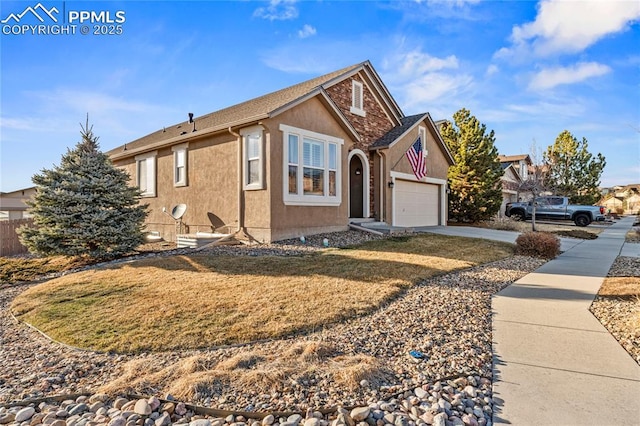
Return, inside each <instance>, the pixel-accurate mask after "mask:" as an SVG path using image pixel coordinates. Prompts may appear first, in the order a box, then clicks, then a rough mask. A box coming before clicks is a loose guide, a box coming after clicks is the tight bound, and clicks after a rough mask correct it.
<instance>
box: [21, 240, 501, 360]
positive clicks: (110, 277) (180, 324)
mask: <svg viewBox="0 0 640 426" xmlns="http://www.w3.org/2000/svg"><path fill="white" fill-rule="evenodd" d="M512 253H513V246H512V245H510V244H505V243H499V242H494V241H484V240H480V239H468V238H456V237H448V236H436V235H418V236H414V237H411V238H409V239H407V240H406V241H398V240H397V239H396V240H393V239H387V240H379V241H371V242H368V243H365V244H362V245H360V246H357V247H353V248H350V249H327V250H324V251H322V252H319V253H312V254H308V255H304V256H286V257H285V256H283V257H276V256H263V257H252V256H205V255H197V254H194V255H189V256H174V257H163V258H153V259H145V260H139V261H135V262H131V263H128V264H120V265H112V266H110V267H105V268H101V269H95V270H91V271H84V272H79V273H76V274H71V275H68V276H64V277H60V278H57V279H54V280H52V281H49V282H47V283H43V284H41V285H38V286H35V287H33V288H31V289H28V290H27V291H25V292H24V293H22V294H21V295H20V296H18V297H17V298H16V299H15V300H14V302H13V304H12V307H11V309H12V311H13V312H14V313H15V314H16V315H17V316H18V317H19V318H20V319H21V320H23V321H26V322H28V323H30V324H32V325H34V326H36V327H38V328H39V329H40V330H42V331H43V332H45V333H47V334H48V335H50V336H51V337H52V338H54V339H56V340H59V341H61V342H64V343H67V344H70V345H73V346H78V347H81V348H88V349H94V350H100V351H115V352H140V351H150V350H151V351H162V350H179V349H196V348H204V347H212V346H218V345H224V344H234V343H244V342H250V341H255V340H259V339H269V338H275V337H282V336H285V335H288V334H293V333H299V332H305V331H310V330H314V329H318V328H321V327H323V326H325V325H327V324H331V323H335V322H338V321H342V320H344V319H347V318H351V317H355V316H358V315H362V314H365V313H368V312H371V311H372V310H374V309H376V308H377V307H379V306H381V305H382V304H384V303H386V302H388V301H390V300H392V299H393V298H395V297H397V296H398V295H399V294H400V293H402V292H403V291H404V290H405V289H407V288H408V287H410V286H412V285H414V284H415V283H417V282H419V281H420V280H422V279H425V278H428V277H431V276H434V275H437V274H443V273H448V272H450V271H453V270H458V269H464V268H468V267H471V266H474V265H478V264H481V263H486V262H489V261H493V260H497V259H501V258H504V257H507V256H510V255H511V254H512Z"/></svg>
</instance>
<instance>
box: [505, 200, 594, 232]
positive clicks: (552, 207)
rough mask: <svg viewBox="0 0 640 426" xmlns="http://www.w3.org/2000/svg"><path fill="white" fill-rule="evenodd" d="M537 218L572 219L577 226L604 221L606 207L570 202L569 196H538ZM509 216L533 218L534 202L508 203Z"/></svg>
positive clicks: (506, 211) (507, 211)
mask: <svg viewBox="0 0 640 426" xmlns="http://www.w3.org/2000/svg"><path fill="white" fill-rule="evenodd" d="M536 203H537V204H536V219H547V220H572V221H573V223H575V224H576V226H587V225H589V224H590V223H591V222H599V221H604V207H602V206H577V205H573V204H569V199H568V198H567V197H557V196H551V197H538V198H536ZM505 215H506V216H507V217H513V218H515V219H521V220H525V219H531V216H532V215H533V202H532V201H529V202H528V203H507V207H506V209H505Z"/></svg>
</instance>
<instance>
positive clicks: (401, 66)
mask: <svg viewBox="0 0 640 426" xmlns="http://www.w3.org/2000/svg"><path fill="white" fill-rule="evenodd" d="M40 3H41V4H42V6H43V9H46V10H49V11H51V10H52V8H54V7H55V8H56V9H57V10H58V12H59V13H57V14H54V13H53V12H51V13H52V14H53V16H54V17H57V18H58V24H60V25H62V24H65V25H71V21H70V18H71V15H70V12H80V11H85V12H91V11H93V12H95V14H96V15H97V14H98V13H100V12H104V13H102V15H101V17H102V19H103V22H106V21H109V20H110V21H114V20H116V18H117V17H118V16H120V17H121V18H124V22H121V23H120V24H116V23H114V24H112V25H120V29H119V30H117V31H120V30H121V31H122V34H119V35H118V34H111V35H108V34H107V35H95V34H92V32H93V31H94V29H96V27H95V25H98V28H97V29H100V28H102V27H100V25H101V23H99V22H98V23H95V22H94V23H91V22H89V21H87V22H84V23H83V24H88V26H89V30H90V33H89V34H86V35H83V34H81V33H80V31H81V26H82V24H81V23H79V22H78V20H77V18H76V20H75V21H73V24H75V25H76V34H57V35H56V34H53V35H43V34H36V35H33V34H31V33H30V32H28V31H27V32H26V33H22V32H21V31H22V30H21V28H20V27H17V28H16V27H15V25H17V24H16V20H15V19H9V20H8V21H7V24H0V27H3V28H2V34H1V35H0V50H1V53H0V55H1V63H0V72H1V77H0V90H1V95H0V99H1V110H0V132H1V133H0V166H1V172H0V179H1V181H0V190H2V191H11V190H15V189H19V188H23V187H28V186H31V176H32V175H33V174H34V173H37V172H38V171H40V170H41V169H42V168H50V167H51V166H52V165H53V164H58V163H59V161H60V156H61V155H62V154H63V153H65V152H66V150H67V148H69V147H72V146H73V145H75V143H76V142H78V140H79V139H80V137H79V130H80V126H79V123H80V122H82V123H84V121H85V116H86V114H87V113H89V116H90V121H91V123H92V124H93V126H94V132H95V133H96V134H97V135H98V136H100V144H101V148H102V149H103V150H104V151H107V150H109V149H111V148H114V147H116V146H118V145H121V144H123V143H125V142H127V141H130V140H133V139H136V138H138V137H141V136H144V135H145V134H147V133H150V132H152V131H155V130H157V129H160V128H162V127H163V126H167V125H171V124H174V123H177V122H181V121H184V120H185V119H186V118H187V113H188V112H193V113H195V115H196V116H199V115H203V114H206V113H209V112H212V111H215V110H217V109H220V108H224V107H226V106H230V105H233V104H235V103H238V102H242V101H245V100H247V99H251V98H254V97H257V96H259V95H262V94H265V93H268V92H271V91H274V90H278V89H281V88H283V87H287V86H290V85H292V84H295V83H298V82H301V81H304V80H307V79H309V78H313V77H315V76H318V75H321V74H324V73H327V72H330V71H333V70H336V69H339V68H342V67H345V66H347V65H352V64H355V63H359V62H362V61H364V60H367V59H368V60H370V61H371V63H372V64H373V66H374V68H375V69H376V70H377V71H378V73H379V74H380V76H381V77H382V79H383V81H384V82H385V84H386V85H387V87H388V89H389V90H390V92H391V94H392V95H393V96H394V98H395V99H396V101H397V102H398V104H399V105H400V107H401V108H402V109H403V111H404V113H405V114H406V115H410V114H414V113H419V112H425V111H427V112H430V113H431V115H432V117H433V118H434V119H436V120H438V119H451V117H452V115H453V113H454V112H455V111H457V110H459V109H460V108H463V107H464V108H467V109H470V110H471V113H472V114H473V115H475V116H476V117H477V118H478V119H479V120H480V121H481V122H482V123H484V124H486V125H487V128H488V129H489V130H494V131H495V132H496V145H497V147H498V150H499V151H500V153H502V154H506V155H511V154H520V153H530V152H531V148H532V145H533V144H534V143H535V146H537V147H538V149H539V150H542V149H545V148H546V147H547V146H549V145H551V144H552V143H553V141H554V140H555V138H556V136H557V135H558V134H559V133H560V132H562V131H563V130H565V129H566V130H569V131H570V132H572V133H573V134H574V136H576V137H577V138H579V139H581V138H583V137H584V138H586V139H587V140H588V141H589V150H590V151H591V152H592V153H596V152H601V153H602V154H603V155H604V156H605V157H606V159H607V166H606V168H605V171H604V174H603V177H602V184H603V185H604V186H611V185H618V184H629V183H640V2H638V1H587V2H578V1H555V0H544V1H517V2H498V1H487V2H478V1H475V0H474V1H465V0H452V1H439V0H438V1H436V0H425V1H406V2H405V1H393V2H375V1H330V0H323V1H286V0H279V1H278V0H272V1H270V2H269V1H260V2H259V1H228V2H220V1H215V2H214V1H211V2H208V1H196V2H182V1H180V2H178V1H173V2H172V1H161V2H151V1H148V2H138V1H107V2H100V1H92V2H80V1H77V2H76V1H66V2H63V1H47V0H42V1H41V2H40ZM37 4H38V1H37V0H34V1H31V2H11V1H4V0H3V1H2V3H1V4H0V20H7V19H8V18H9V17H10V15H11V14H14V15H18V14H21V13H22V12H23V11H25V9H26V8H27V7H29V6H31V7H34V8H35V7H36V6H37ZM43 9H38V10H39V11H40V15H42V16H41V18H44V21H45V22H44V24H47V25H54V22H53V21H51V20H50V19H49V18H47V17H46V16H44V14H43V13H42V10H43ZM107 12H108V16H107ZM118 12H120V13H121V15H117V13H118ZM63 16H64V21H63V19H62V17H63ZM94 18H95V16H94ZM121 20H122V19H121ZM60 21H62V23H61V22H60ZM24 24H32V25H34V24H40V22H38V20H37V19H36V18H35V16H34V15H33V14H31V13H27V14H25V15H24V16H22V18H20V22H19V25H24ZM6 25H8V27H7V28H4V27H5V26H6ZM105 25H106V29H107V30H109V28H108V26H109V25H110V24H109V23H108V22H106V24H105ZM111 30H113V31H116V28H115V27H113V28H111ZM5 32H9V33H10V34H5ZM11 32H18V34H11Z"/></svg>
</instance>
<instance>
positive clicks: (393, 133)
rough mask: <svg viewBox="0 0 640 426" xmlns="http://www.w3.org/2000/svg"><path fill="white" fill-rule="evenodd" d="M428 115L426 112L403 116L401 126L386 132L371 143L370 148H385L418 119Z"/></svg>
mask: <svg viewBox="0 0 640 426" xmlns="http://www.w3.org/2000/svg"><path fill="white" fill-rule="evenodd" d="M425 115H427V114H426V113H422V114H416V115H410V116H409V117H403V118H402V119H401V124H400V125H399V126H396V127H394V128H393V129H391V130H389V131H388V132H387V133H385V134H384V135H383V136H382V137H381V138H379V139H378V140H376V141H375V142H374V143H372V144H371V146H370V149H376V148H384V147H387V146H389V145H391V144H392V143H393V141H395V140H396V139H398V138H399V137H400V136H401V135H402V134H403V133H404V132H406V131H407V130H409V129H410V128H411V127H412V126H413V125H415V124H416V123H417V122H418V121H420V120H421V119H423V118H424V116H425Z"/></svg>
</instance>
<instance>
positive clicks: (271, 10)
mask: <svg viewBox="0 0 640 426" xmlns="http://www.w3.org/2000/svg"><path fill="white" fill-rule="evenodd" d="M295 3H296V0H271V1H269V5H268V6H266V7H259V8H257V9H256V10H255V11H254V12H253V16H254V17H257V18H263V19H268V20H270V21H286V20H289V19H295V18H297V17H298V9H297V8H296V6H295Z"/></svg>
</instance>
